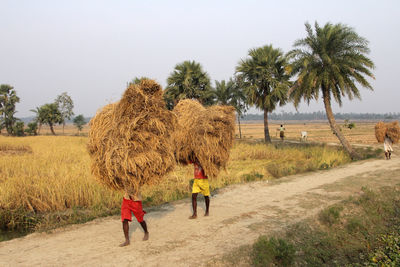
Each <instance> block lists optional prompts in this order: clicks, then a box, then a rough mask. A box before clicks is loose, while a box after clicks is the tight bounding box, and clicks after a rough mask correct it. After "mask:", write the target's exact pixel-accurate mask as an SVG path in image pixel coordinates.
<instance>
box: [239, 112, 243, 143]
mask: <svg viewBox="0 0 400 267" xmlns="http://www.w3.org/2000/svg"><path fill="white" fill-rule="evenodd" d="M238 124H239V138H240V139H242V129H241V128H240V115H239V113H238Z"/></svg>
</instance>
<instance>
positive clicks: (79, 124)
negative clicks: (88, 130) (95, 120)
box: [74, 114, 86, 134]
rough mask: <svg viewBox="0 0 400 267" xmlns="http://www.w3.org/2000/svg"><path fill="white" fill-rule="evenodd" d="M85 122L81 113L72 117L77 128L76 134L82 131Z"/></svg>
mask: <svg viewBox="0 0 400 267" xmlns="http://www.w3.org/2000/svg"><path fill="white" fill-rule="evenodd" d="M85 124H86V121H85V117H83V115H82V114H80V115H78V116H76V117H75V118H74V125H75V126H76V128H78V134H79V132H80V131H82V129H83V125H85Z"/></svg>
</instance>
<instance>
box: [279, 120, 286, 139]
mask: <svg viewBox="0 0 400 267" xmlns="http://www.w3.org/2000/svg"><path fill="white" fill-rule="evenodd" d="M279 137H280V138H281V140H282V141H283V139H284V138H285V127H283V124H281V127H280V128H279Z"/></svg>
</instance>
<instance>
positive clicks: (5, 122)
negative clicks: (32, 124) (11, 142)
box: [0, 84, 19, 135]
mask: <svg viewBox="0 0 400 267" xmlns="http://www.w3.org/2000/svg"><path fill="white" fill-rule="evenodd" d="M18 102H19V97H18V96H17V93H16V92H15V90H14V87H12V86H10V85H8V84H2V85H0V130H1V129H2V128H6V130H7V133H8V134H10V135H13V130H14V124H15V123H16V122H17V121H18V119H17V118H15V117H14V115H15V113H16V111H15V106H16V103H18Z"/></svg>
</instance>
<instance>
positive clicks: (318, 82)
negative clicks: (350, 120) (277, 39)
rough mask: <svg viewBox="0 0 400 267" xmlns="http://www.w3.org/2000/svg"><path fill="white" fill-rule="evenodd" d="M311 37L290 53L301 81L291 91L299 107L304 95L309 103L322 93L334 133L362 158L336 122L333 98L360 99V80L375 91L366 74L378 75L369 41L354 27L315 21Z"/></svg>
mask: <svg viewBox="0 0 400 267" xmlns="http://www.w3.org/2000/svg"><path fill="white" fill-rule="evenodd" d="M305 26H306V31H307V37H306V38H304V39H300V40H298V41H296V42H295V44H294V46H295V47H298V48H297V49H294V50H292V51H290V52H289V53H288V56H289V57H290V58H291V59H292V64H291V67H292V73H293V74H297V80H296V81H295V83H294V86H293V87H292V88H291V90H290V97H291V99H292V100H293V102H294V105H295V107H298V104H299V103H300V101H301V99H302V98H303V99H304V100H305V101H306V102H307V103H308V104H309V103H310V100H311V99H313V98H314V99H316V100H318V97H319V95H320V93H322V99H323V101H324V105H325V111H326V115H327V118H328V121H329V124H330V126H331V129H332V131H333V133H334V134H336V136H337V137H338V139H339V140H340V142H341V143H342V145H343V147H344V148H345V149H346V151H347V152H348V153H349V154H350V156H351V157H352V158H358V155H357V153H356V152H355V151H354V150H353V149H352V147H351V146H350V143H349V142H348V141H347V140H346V138H345V137H344V136H343V134H342V133H341V131H340V128H339V127H338V125H337V124H336V121H335V117H334V115H333V112H332V107H331V99H332V98H333V99H334V100H336V102H338V103H339V105H340V106H341V105H342V97H344V96H347V97H348V98H349V99H350V100H352V99H353V98H354V97H356V98H359V99H360V92H359V90H358V88H357V86H356V83H358V84H360V85H361V86H363V87H366V88H368V89H371V90H373V88H372V86H371V85H370V84H369V83H368V81H367V80H366V79H365V75H366V76H369V77H372V78H374V76H373V74H372V73H371V71H370V70H371V69H373V68H374V63H373V62H372V61H371V60H370V59H369V58H368V57H367V56H366V54H368V53H369V48H368V41H367V40H366V39H364V38H362V37H360V36H358V34H357V33H356V32H355V31H354V30H353V29H352V28H350V27H348V26H346V25H343V24H335V25H332V24H330V23H327V24H325V26H324V27H323V28H321V27H319V25H318V23H317V22H316V23H315V32H314V31H313V29H312V27H311V25H310V24H309V23H306V24H305Z"/></svg>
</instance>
